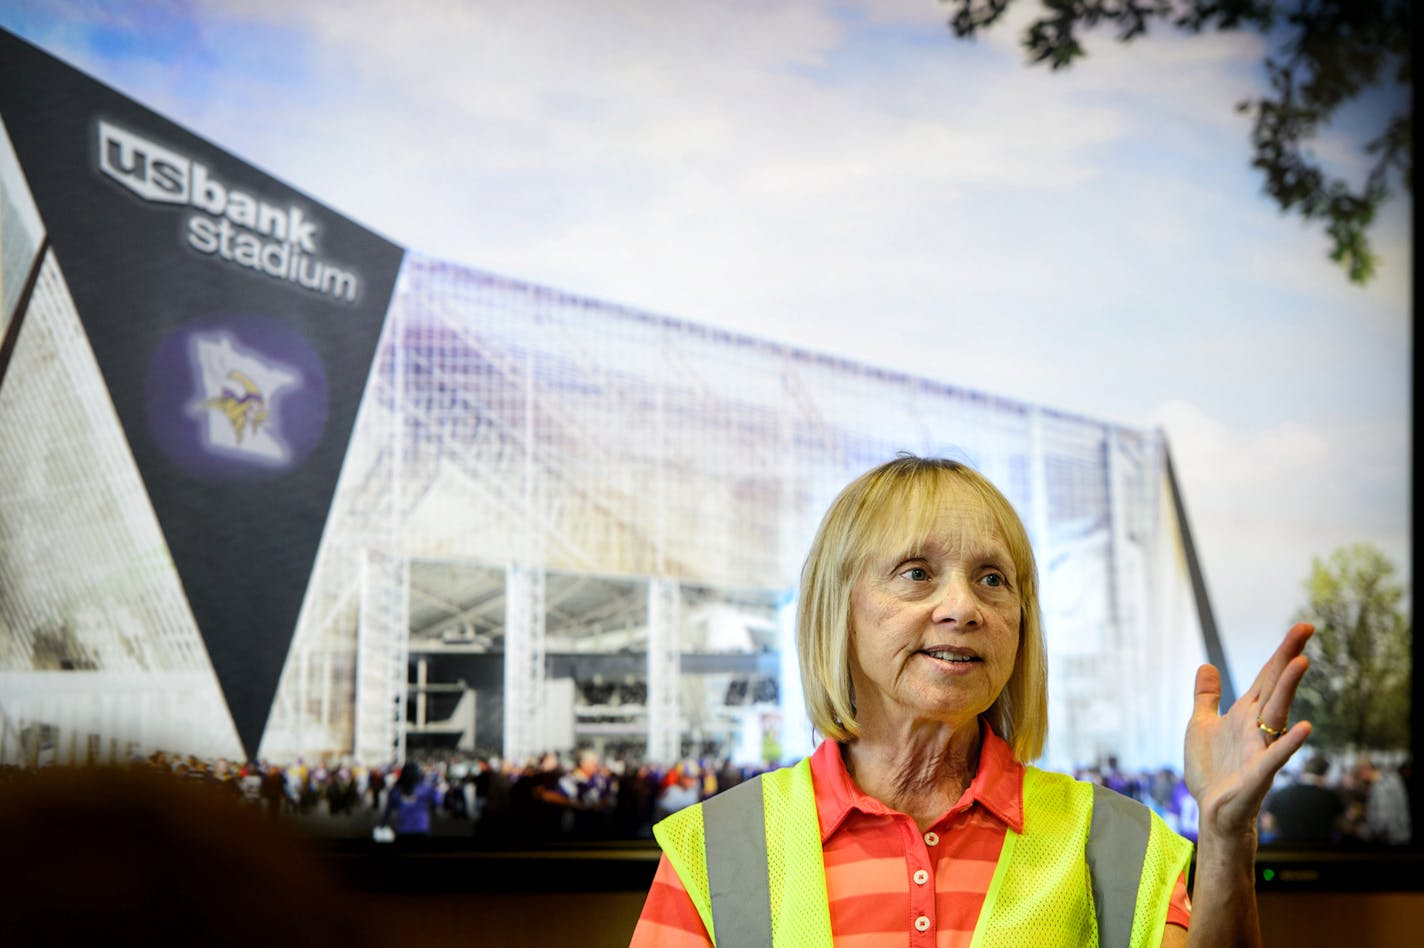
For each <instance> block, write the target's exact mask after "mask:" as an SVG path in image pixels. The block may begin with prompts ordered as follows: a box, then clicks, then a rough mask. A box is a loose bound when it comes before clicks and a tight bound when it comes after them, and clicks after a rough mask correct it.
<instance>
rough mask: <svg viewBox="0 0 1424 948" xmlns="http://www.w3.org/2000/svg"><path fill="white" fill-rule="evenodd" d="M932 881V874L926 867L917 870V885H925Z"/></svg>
mask: <svg viewBox="0 0 1424 948" xmlns="http://www.w3.org/2000/svg"><path fill="white" fill-rule="evenodd" d="M929 881H930V874H929V873H928V872H926V871H925V870H924V869H916V870H915V885H924V884H925V883H926V882H929Z"/></svg>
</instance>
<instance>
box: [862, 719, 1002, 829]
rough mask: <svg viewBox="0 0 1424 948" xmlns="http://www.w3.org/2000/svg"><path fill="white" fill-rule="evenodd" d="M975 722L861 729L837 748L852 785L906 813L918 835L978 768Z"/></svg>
mask: <svg viewBox="0 0 1424 948" xmlns="http://www.w3.org/2000/svg"><path fill="white" fill-rule="evenodd" d="M980 744H981V738H980V733H979V722H978V720H977V719H976V720H974V721H971V722H970V723H969V724H967V725H964V726H962V727H959V728H957V729H950V728H948V727H947V726H945V725H943V724H934V725H929V726H921V727H913V726H912V727H907V728H902V729H900V730H898V731H893V732H879V731H877V730H875V729H869V730H862V732H861V735H860V737H858V738H856V739H855V740H854V741H851V742H850V743H848V744H843V745H842V747H841V755H842V758H843V759H844V760H845V764H846V769H847V770H848V771H849V772H850V775H851V779H853V780H854V781H855V784H856V786H858V787H860V789H861V790H862V791H863V792H865V793H867V794H869V795H870V796H872V797H874V798H875V799H877V800H879V801H880V802H881V803H883V804H885V805H886V806H888V807H890V808H891V809H893V810H898V811H899V812H901V813H904V814H906V815H908V816H909V817H910V818H912V819H913V820H914V821H915V824H916V825H917V826H918V827H919V828H920V831H921V832H924V831H925V830H927V829H929V827H930V826H931V825H933V824H934V823H935V821H937V820H938V819H939V818H940V817H942V816H944V814H945V813H946V812H948V810H949V808H950V807H952V806H954V804H956V803H958V802H959V798H960V797H961V796H963V795H964V791H965V790H967V789H968V788H969V785H970V784H971V783H973V782H974V774H975V772H976V771H977V770H978V768H979V748H980Z"/></svg>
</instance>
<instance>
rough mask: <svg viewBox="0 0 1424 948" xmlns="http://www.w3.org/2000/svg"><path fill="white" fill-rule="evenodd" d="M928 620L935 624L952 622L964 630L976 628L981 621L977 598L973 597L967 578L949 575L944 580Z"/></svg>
mask: <svg viewBox="0 0 1424 948" xmlns="http://www.w3.org/2000/svg"><path fill="white" fill-rule="evenodd" d="M930 618H931V619H933V620H934V621H935V622H952V623H954V624H955V625H958V626H960V627H965V628H969V627H973V626H977V625H979V624H980V623H981V622H982V621H983V619H984V616H983V613H981V612H980V610H979V597H978V596H976V595H974V585H973V584H972V583H971V582H970V581H969V577H968V576H965V575H963V574H961V573H950V574H949V575H948V576H946V577H945V578H944V585H943V587H942V588H941V589H940V590H939V593H938V601H936V603H935V608H934V612H933V613H932V614H931V616H930Z"/></svg>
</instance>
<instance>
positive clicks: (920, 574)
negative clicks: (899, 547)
mask: <svg viewBox="0 0 1424 948" xmlns="http://www.w3.org/2000/svg"><path fill="white" fill-rule="evenodd" d="M900 575H901V576H903V577H905V578H906V579H908V580H910V581H912V582H916V583H922V582H924V581H925V580H927V579H929V578H930V574H929V570H927V569H925V568H924V567H923V566H911V567H910V568H909V569H907V570H905V571H904V572H903V573H901V574H900Z"/></svg>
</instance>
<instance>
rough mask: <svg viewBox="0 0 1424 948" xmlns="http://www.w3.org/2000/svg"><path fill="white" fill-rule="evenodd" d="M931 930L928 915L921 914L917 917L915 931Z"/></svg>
mask: <svg viewBox="0 0 1424 948" xmlns="http://www.w3.org/2000/svg"><path fill="white" fill-rule="evenodd" d="M929 930H930V918H929V916H928V915H921V916H920V917H919V918H917V919H915V931H917V932H927V931H929Z"/></svg>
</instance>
